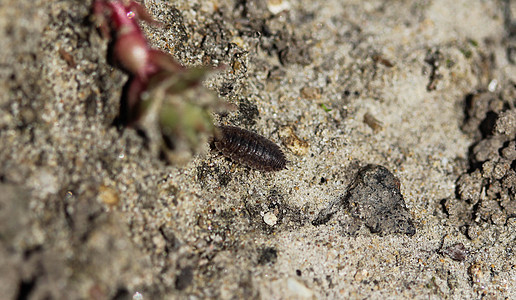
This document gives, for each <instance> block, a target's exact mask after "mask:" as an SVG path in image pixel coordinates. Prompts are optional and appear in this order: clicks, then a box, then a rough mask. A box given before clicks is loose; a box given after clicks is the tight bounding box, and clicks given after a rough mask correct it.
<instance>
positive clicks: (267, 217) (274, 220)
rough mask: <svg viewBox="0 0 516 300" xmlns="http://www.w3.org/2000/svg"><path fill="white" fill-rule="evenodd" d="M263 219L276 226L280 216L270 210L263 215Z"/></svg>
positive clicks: (266, 222)
mask: <svg viewBox="0 0 516 300" xmlns="http://www.w3.org/2000/svg"><path fill="white" fill-rule="evenodd" d="M263 221H264V222H265V224H267V225H269V226H274V225H276V223H277V222H278V217H276V215H275V214H273V213H271V212H268V213H266V214H265V215H263Z"/></svg>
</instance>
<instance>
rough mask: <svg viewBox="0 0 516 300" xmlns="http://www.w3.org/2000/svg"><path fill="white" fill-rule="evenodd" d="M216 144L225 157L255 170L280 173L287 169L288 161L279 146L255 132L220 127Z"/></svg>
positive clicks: (215, 140)
mask: <svg viewBox="0 0 516 300" xmlns="http://www.w3.org/2000/svg"><path fill="white" fill-rule="evenodd" d="M214 142H215V147H217V149H218V150H219V151H220V152H222V154H223V155H224V156H226V157H229V158H231V159H232V160H233V161H235V162H237V163H241V164H244V165H247V166H249V167H251V168H253V169H257V170H261V171H279V170H282V169H285V168H286V165H287V160H286V159H285V155H284V154H283V152H282V151H281V149H280V148H279V147H278V145H276V144H275V143H273V142H272V141H270V140H268V139H266V138H265V137H263V136H261V135H258V134H256V133H254V132H251V131H248V130H245V129H242V128H238V127H234V126H220V127H219V134H218V136H216V137H215V138H214Z"/></svg>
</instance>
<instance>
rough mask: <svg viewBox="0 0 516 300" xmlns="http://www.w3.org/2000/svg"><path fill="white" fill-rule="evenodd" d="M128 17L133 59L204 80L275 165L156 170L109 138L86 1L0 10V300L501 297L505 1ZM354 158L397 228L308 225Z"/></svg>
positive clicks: (272, 0) (175, 8)
mask: <svg viewBox="0 0 516 300" xmlns="http://www.w3.org/2000/svg"><path fill="white" fill-rule="evenodd" d="M513 2H514V1H513ZM144 5H145V6H146V7H147V8H148V10H149V12H150V13H151V15H152V16H153V17H154V18H155V19H157V20H158V21H160V22H161V23H162V24H163V25H162V26H160V27H152V26H148V25H142V26H143V28H144V30H145V33H146V35H147V37H148V38H149V42H150V43H151V44H152V45H153V47H155V48H159V49H161V50H163V51H165V52H168V53H170V54H171V55H172V56H173V57H174V58H176V59H177V60H178V61H179V62H180V63H181V64H182V65H185V66H187V67H193V66H207V67H217V66H220V65H224V66H225V68H224V69H223V70H221V71H220V72H217V73H215V74H213V75H212V76H211V77H210V78H209V79H208V80H206V82H205V83H204V85H205V87H206V88H207V89H208V90H210V91H211V93H213V94H214V95H217V96H218V97H219V98H221V99H223V100H224V101H227V102H228V103H231V104H232V105H233V106H234V107H235V109H234V110H232V111H229V112H227V113H224V114H218V115H216V116H215V119H216V121H217V123H219V124H228V125H235V126H238V127H241V128H245V129H248V130H251V131H253V132H256V133H258V134H260V135H263V136H265V137H267V138H269V139H270V140H272V141H274V142H275V143H277V144H278V145H280V147H281V148H282V149H283V151H284V152H285V154H286V157H287V159H288V160H289V164H288V169H287V170H283V171H279V172H269V173H267V172H260V171H255V170H252V169H250V168H248V167H245V166H242V165H239V164H236V163H234V162H232V161H231V160H229V159H226V158H224V157H223V156H222V155H220V153H218V152H217V151H214V150H213V149H210V147H209V145H205V146H204V151H202V153H200V154H196V155H194V158H193V159H192V160H190V161H189V162H188V163H187V164H185V165H181V166H179V165H171V164H167V163H166V162H164V161H163V160H161V159H160V157H156V156H155V155H153V154H152V152H151V151H149V145H147V144H146V141H145V139H144V138H142V136H141V135H140V134H139V133H138V132H137V131H136V130H133V129H131V128H125V129H124V128H117V127H116V126H114V125H113V122H114V120H115V119H116V117H117V115H118V111H119V107H120V98H121V93H122V88H123V86H124V84H125V82H126V80H127V76H126V75H125V74H124V73H123V72H122V71H121V70H119V69H118V68H117V67H115V66H114V65H113V64H112V61H111V59H110V57H109V51H108V45H109V41H108V40H106V39H103V38H102V37H101V35H100V33H99V31H98V29H97V28H96V26H95V22H94V20H93V16H92V10H91V6H92V1H71V0H70V1H42V0H35V1H27V0H23V1H14V0H4V1H2V2H1V3H0V141H1V143H0V295H2V298H3V299H162V298H167V299H173V298H177V299H186V298H188V299H194V298H217V299H257V298H261V299H325V298H327V299H344V298H353V299H354V298H394V297H396V298H410V299H414V298H415V299H423V298H424V299H428V298H452V299H464V298H482V297H485V298H487V299H503V298H515V297H516V285H515V283H514V282H515V281H516V258H515V256H514V251H515V249H516V219H515V217H516V196H515V194H516V162H515V160H516V145H515V136H516V108H515V105H516V64H515V61H516V20H515V19H514V16H515V15H516V3H512V5H511V4H510V3H509V2H508V1H471V0H461V1H444V0H427V1H405V0H398V1H358V0H350V1H344V0H340V1H339V0H330V1H307V0H306V1H305V0H301V1H293V0H289V1H282V0H261V1H260V0H256V1H252V0H247V1H246V0H239V1H223V0H220V1H218V0H207V1H200V0H194V1H183V0H179V1H162V0H148V1H144ZM368 164H376V165H381V166H383V167H385V168H386V169H388V170H389V172H392V174H393V175H394V176H395V177H396V178H394V177H391V175H389V172H385V171H384V170H383V169H382V172H383V173H382V174H384V176H386V178H388V180H389V182H390V184H391V187H393V186H397V187H399V189H398V188H394V189H389V190H386V192H385V193H387V194H389V193H391V192H392V194H390V195H394V194H395V195H397V196H396V201H395V204H393V205H395V206H396V207H398V208H399V209H400V213H399V215H402V216H403V220H404V221H407V220H410V223H405V224H409V225H410V230H408V231H406V232H405V233H406V234H405V233H403V232H400V231H399V230H398V231H397V230H391V229H390V227H389V226H391V227H392V226H396V225H392V223H395V222H392V220H389V222H386V223H382V222H383V221H382V220H385V218H382V216H381V212H379V213H376V212H375V211H372V212H365V213H364V212H361V213H355V212H353V211H352V210H350V209H349V208H346V206H345V205H340V206H339V205H337V206H334V207H336V208H337V207H338V210H339V211H338V212H335V217H331V216H330V217H328V218H327V220H325V222H321V223H318V222H315V223H317V224H316V225H314V220H315V219H316V217H317V216H318V214H320V212H324V211H325V209H328V207H333V206H331V205H332V203H337V202H338V201H340V200H339V199H344V198H343V196H344V195H346V194H347V193H348V192H349V193H354V192H356V191H359V190H362V191H364V190H365V189H367V188H370V186H367V184H365V183H364V182H363V181H362V180H363V179H358V178H359V177H357V174H359V175H360V174H362V173H360V172H359V170H361V168H363V167H364V166H366V165H368ZM385 174H387V175H385ZM399 192H401V195H402V197H401V196H399ZM400 197H401V198H400ZM353 199H355V200H356V199H358V198H353ZM400 199H401V200H400ZM355 200H352V201H351V202H350V203H352V204H353V203H355V204H356V206H357V207H360V205H361V204H360V203H359V202H356V201H355ZM336 201H337V202H336ZM355 204H353V205H355ZM398 208H397V209H398ZM375 214H376V215H375ZM370 218H374V220H372V219H370ZM387 219H388V218H387ZM363 222H365V224H366V225H367V226H364V225H363V224H362V223H363ZM407 222H408V221H407ZM368 224H377V226H379V227H378V228H381V229H382V230H383V231H381V232H378V231H375V230H373V229H372V227H371V226H370V225H368Z"/></svg>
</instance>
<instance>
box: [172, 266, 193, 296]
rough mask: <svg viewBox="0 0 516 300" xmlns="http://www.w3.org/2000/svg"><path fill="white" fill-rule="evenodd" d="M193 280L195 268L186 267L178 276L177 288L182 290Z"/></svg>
mask: <svg viewBox="0 0 516 300" xmlns="http://www.w3.org/2000/svg"><path fill="white" fill-rule="evenodd" d="M192 280H193V268H192V267H186V268H184V269H182V270H181V273H179V275H178V276H177V277H176V289H178V290H180V291H182V290H184V289H186V288H187V287H188V286H189V285H190V284H191V283H192Z"/></svg>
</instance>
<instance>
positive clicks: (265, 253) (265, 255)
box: [258, 247, 278, 265]
mask: <svg viewBox="0 0 516 300" xmlns="http://www.w3.org/2000/svg"><path fill="white" fill-rule="evenodd" d="M276 259H278V250H276V249H275V248H272V247H267V248H264V249H262V250H261V253H260V258H258V264H259V265H265V264H268V263H271V264H274V263H275V262H276Z"/></svg>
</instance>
